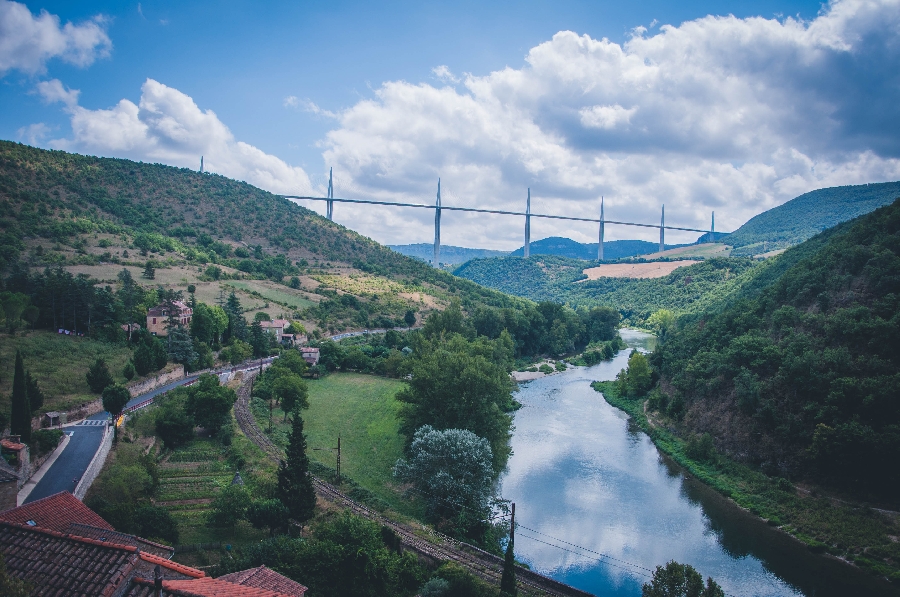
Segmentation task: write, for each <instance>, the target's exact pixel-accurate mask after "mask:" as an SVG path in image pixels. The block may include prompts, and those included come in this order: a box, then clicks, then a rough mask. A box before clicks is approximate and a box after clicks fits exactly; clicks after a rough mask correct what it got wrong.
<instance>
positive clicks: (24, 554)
mask: <svg viewBox="0 0 900 597" xmlns="http://www.w3.org/2000/svg"><path fill="white" fill-rule="evenodd" d="M0 551H2V552H3V555H4V559H5V560H6V567H7V570H8V571H9V573H10V574H11V575H12V576H15V577H16V578H20V579H22V580H25V581H26V582H28V583H30V584H31V585H32V586H33V587H34V589H33V593H32V595H35V596H38V597H43V596H51V595H52V596H55V595H71V596H75V597H78V596H85V597H88V596H90V597H97V596H104V595H111V594H112V593H113V592H115V591H116V590H117V589H118V588H119V587H120V586H122V584H123V583H124V582H125V581H126V579H127V578H128V576H129V575H130V574H131V572H132V570H133V569H134V566H135V563H136V561H137V560H138V556H137V553H136V552H137V550H136V549H135V548H134V547H131V546H121V545H115V544H110V543H103V542H101V541H96V540H93V539H85V538H82V537H71V536H68V535H63V534H62V533H59V532H57V531H52V530H49V529H42V528H38V527H30V526H27V525H18V524H15V523H8V522H3V523H0Z"/></svg>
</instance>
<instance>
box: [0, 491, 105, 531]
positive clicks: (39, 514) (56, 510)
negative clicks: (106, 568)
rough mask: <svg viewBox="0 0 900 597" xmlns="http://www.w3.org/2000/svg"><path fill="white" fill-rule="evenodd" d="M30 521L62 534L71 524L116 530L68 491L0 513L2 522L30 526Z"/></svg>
mask: <svg viewBox="0 0 900 597" xmlns="http://www.w3.org/2000/svg"><path fill="white" fill-rule="evenodd" d="M28 521H34V525H33V526H37V527H41V528H43V529H50V530H51V531H57V532H60V533H67V532H68V531H69V525H71V524H87V525H90V526H92V527H100V528H102V529H108V530H110V531H112V530H115V529H113V528H112V525H110V524H109V523H108V522H106V521H105V520H103V519H102V518H101V517H100V515H99V514H97V513H96V512H94V511H93V510H91V509H90V508H88V507H87V506H85V505H84V504H82V503H81V500H79V499H78V498H77V497H75V496H74V495H72V494H71V493H69V492H68V491H61V492H59V493H56V494H54V495H51V496H48V497H45V498H41V499H39V500H35V501H33V502H31V503H30V504H25V505H24V506H19V507H18V508H13V509H12V510H7V511H6V512H2V513H0V522H11V523H17V524H28Z"/></svg>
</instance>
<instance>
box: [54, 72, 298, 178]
mask: <svg viewBox="0 0 900 597" xmlns="http://www.w3.org/2000/svg"><path fill="white" fill-rule="evenodd" d="M56 83H57V84H58V85H56V84H53V82H52V81H51V82H48V84H47V85H45V87H44V89H46V90H47V92H46V94H45V97H58V99H60V100H64V99H65V98H71V97H72V96H73V94H74V97H75V98H76V99H77V93H78V92H77V91H71V90H69V91H65V90H64V89H63V86H62V84H61V83H59V82H58V81H56ZM42 93H43V92H42ZM67 110H68V111H69V112H70V114H71V124H72V138H70V139H57V140H55V141H52V142H51V145H52V146H54V147H57V148H59V149H66V150H71V151H79V152H83V153H91V154H97V155H108V156H115V157H125V158H131V159H135V160H142V161H148V162H160V163H163V164H169V165H172V166H181V167H187V168H198V167H199V165H200V156H203V157H204V165H205V168H206V170H208V171H210V172H215V173H217V174H222V175H224V176H228V177H231V178H236V179H239V180H244V181H247V182H249V183H251V184H254V185H256V186H258V187H260V188H263V189H266V190H269V191H273V192H276V193H284V194H295V193H301V192H302V193H308V192H309V191H310V182H309V177H308V176H307V174H306V172H304V170H303V169H302V168H298V167H294V166H290V165H288V164H287V163H285V162H284V161H282V160H281V159H279V158H277V157H275V156H273V155H270V154H267V153H265V152H263V151H262V150H260V149H258V148H256V147H254V146H252V145H249V144H247V143H244V142H242V141H237V140H236V139H235V138H234V135H233V134H232V132H231V131H230V130H229V129H228V127H227V126H225V124H224V123H223V122H222V121H221V120H219V118H218V116H216V114H215V113H214V112H213V111H212V110H205V111H204V110H201V109H200V108H199V107H198V106H197V104H196V103H195V102H194V101H193V100H192V99H191V98H190V97H189V96H187V95H185V94H184V93H182V92H180V91H178V90H177V89H173V88H171V87H167V86H166V85H163V84H162V83H159V82H157V81H154V80H153V79H147V80H146V81H145V82H144V84H143V86H142V87H141V99H140V101H139V102H138V103H137V104H135V103H134V102H132V101H130V100H127V99H123V100H121V101H119V103H118V104H116V105H115V106H113V107H111V108H107V109H100V110H89V109H87V108H83V107H81V106H78V105H77V104H72V105H69V106H68V107H67Z"/></svg>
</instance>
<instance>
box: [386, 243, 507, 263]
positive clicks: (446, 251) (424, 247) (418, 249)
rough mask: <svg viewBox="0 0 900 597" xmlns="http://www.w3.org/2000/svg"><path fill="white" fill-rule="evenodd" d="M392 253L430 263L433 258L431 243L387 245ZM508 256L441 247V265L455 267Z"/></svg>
mask: <svg viewBox="0 0 900 597" xmlns="http://www.w3.org/2000/svg"><path fill="white" fill-rule="evenodd" d="M387 247H388V248H389V249H391V250H393V251H396V252H398V253H400V254H401V255H406V256H407V257H412V258H413V259H420V260H422V261H424V262H426V263H431V261H432V259H433V258H434V245H433V244H431V243H415V244H411V245H387ZM503 255H509V251H494V250H491V249H469V248H466V247H454V246H453V245H441V263H450V264H453V265H456V264H458V263H465V262H466V261H468V260H470V259H485V258H487V257H501V256H503Z"/></svg>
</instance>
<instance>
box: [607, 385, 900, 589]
mask: <svg viewBox="0 0 900 597" xmlns="http://www.w3.org/2000/svg"><path fill="white" fill-rule="evenodd" d="M591 387H593V388H594V390H596V391H597V392H600V393H601V395H602V396H603V398H604V399H605V400H606V401H607V402H608V403H609V404H610V405H612V406H614V407H616V408H618V409H620V410H622V411H624V412H626V413H628V414H629V415H630V416H631V418H632V419H633V421H634V422H635V423H636V424H637V425H638V426H639V427H640V428H641V429H642V430H643V431H644V432H645V433H646V434H647V435H648V436H649V437H650V438H651V439H652V441H653V443H654V444H655V445H656V447H657V448H658V449H659V450H660V451H662V452H664V453H665V454H667V455H668V456H670V457H671V458H672V459H673V460H674V461H675V462H677V463H678V464H679V465H681V466H682V467H683V468H685V469H687V471H688V472H690V473H691V474H692V475H694V476H695V477H696V478H697V479H699V480H700V481H702V482H703V483H704V484H706V485H708V486H709V487H711V488H713V489H715V490H716V491H717V492H719V493H720V494H722V495H723V496H725V497H726V498H729V499H730V500H732V501H733V502H734V503H735V504H737V505H738V506H739V507H741V508H743V509H745V510H747V511H749V512H751V513H752V514H754V515H756V516H758V517H759V518H761V519H763V520H764V521H765V522H767V523H768V524H769V525H771V526H773V527H777V528H779V529H780V530H782V531H784V532H786V533H788V534H790V535H791V536H793V537H794V538H796V539H797V540H799V541H801V542H802V543H804V544H805V545H806V546H807V547H808V548H809V549H810V550H812V551H814V552H818V553H827V554H829V555H831V556H834V557H836V558H840V559H841V560H844V561H846V562H849V563H852V564H854V565H856V566H859V567H860V568H863V569H865V570H867V571H869V572H871V573H873V574H875V575H877V576H883V577H885V578H887V579H888V580H890V581H891V582H893V583H894V584H898V585H900V543H898V542H897V537H898V535H900V521H898V520H897V519H895V518H894V517H891V516H889V515H886V514H882V513H879V512H878V511H876V510H873V509H871V508H868V507H862V506H860V507H855V506H852V505H848V504H840V503H835V502H834V501H832V500H830V499H828V498H824V497H816V496H813V495H809V494H803V493H801V492H799V491H798V490H797V489H796V488H795V487H794V486H793V485H792V484H791V483H790V482H789V481H788V480H786V479H783V478H778V477H775V478H773V477H768V476H766V475H765V474H763V473H761V472H759V471H756V470H753V469H752V468H750V467H748V466H745V465H743V464H740V463H737V462H734V461H732V460H730V459H729V458H727V457H725V456H723V455H721V454H717V453H708V454H709V458H708V460H705V461H699V460H697V459H692V458H690V457H688V455H687V444H688V442H686V441H684V440H683V439H681V438H680V437H678V436H677V435H676V434H675V433H674V432H673V431H672V430H671V429H669V428H667V427H665V426H663V425H658V424H652V423H651V421H650V420H649V419H648V417H647V414H646V412H645V410H644V404H645V400H644V398H643V397H641V398H637V399H628V398H625V397H622V396H620V395H619V393H618V391H617V388H616V384H615V382H609V381H606V382H594V383H592V384H591Z"/></svg>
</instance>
